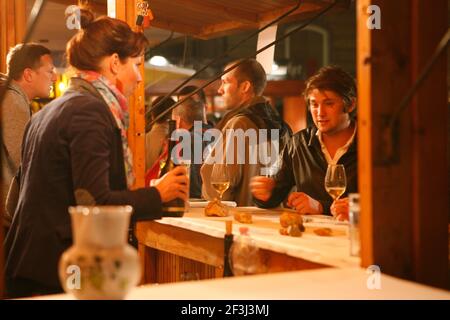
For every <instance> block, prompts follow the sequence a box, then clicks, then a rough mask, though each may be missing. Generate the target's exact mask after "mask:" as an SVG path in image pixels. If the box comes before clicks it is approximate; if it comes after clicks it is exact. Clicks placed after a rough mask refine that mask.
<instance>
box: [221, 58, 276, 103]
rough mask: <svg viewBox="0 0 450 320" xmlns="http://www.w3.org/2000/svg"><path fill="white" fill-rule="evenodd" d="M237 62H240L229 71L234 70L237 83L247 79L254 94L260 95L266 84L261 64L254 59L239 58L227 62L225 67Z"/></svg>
mask: <svg viewBox="0 0 450 320" xmlns="http://www.w3.org/2000/svg"><path fill="white" fill-rule="evenodd" d="M241 62H242V63H241ZM238 63H241V64H240V65H239V66H238V67H236V68H235V69H233V70H232V71H231V72H234V76H235V77H236V79H237V80H238V83H239V84H240V83H242V82H244V81H249V82H250V84H251V85H252V88H253V92H254V93H255V95H256V96H261V95H262V94H263V92H264V89H265V88H266V85H267V75H266V71H265V70H264V68H263V66H262V65H261V64H260V63H259V62H258V61H256V60H255V59H240V60H236V61H233V62H231V63H229V64H228V65H227V67H226V68H225V69H228V68H230V67H232V66H233V65H236V64H238Z"/></svg>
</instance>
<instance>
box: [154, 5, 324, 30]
mask: <svg viewBox="0 0 450 320" xmlns="http://www.w3.org/2000/svg"><path fill="white" fill-rule="evenodd" d="M297 2H298V1H296V0H277V1H272V0H227V1H223V0H171V1H170V2H168V1H167V0H152V1H150V6H151V8H152V11H153V13H154V16H155V18H154V20H153V22H152V25H153V26H155V27H158V28H161V29H167V30H172V31H175V32H180V33H184V34H188V35H191V36H194V37H197V38H201V39H210V38H214V37H218V36H222V35H225V34H229V33H233V32H236V31H241V30H248V29H258V28H259V27H260V26H261V25H263V24H265V23H267V22H269V21H272V20H274V19H276V18H277V17H279V16H280V15H282V14H283V13H285V12H287V11H289V10H290V9H292V8H293V7H295V5H296V4H297ZM331 2H332V1H331V0H321V1H317V0H305V1H302V5H300V7H299V9H297V10H296V11H295V12H293V13H292V14H291V16H290V20H293V19H300V18H301V17H302V16H305V15H306V14H310V13H313V12H317V11H319V10H321V9H323V8H324V6H326V5H329V4H330V3H331ZM169 3H170V4H169Z"/></svg>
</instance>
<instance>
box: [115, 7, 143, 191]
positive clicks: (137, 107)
mask: <svg viewBox="0 0 450 320" xmlns="http://www.w3.org/2000/svg"><path fill="white" fill-rule="evenodd" d="M136 3H137V0H129V1H123V0H116V18H117V19H120V20H123V21H125V22H127V23H128V24H129V25H130V26H131V27H132V28H136V27H135V26H136V17H137V10H136ZM140 71H141V76H142V79H144V64H143V63H142V66H141V70H140ZM128 101H129V114H130V126H129V128H128V144H129V146H130V149H131V152H132V154H133V171H134V175H135V177H136V182H135V184H134V186H133V189H137V188H142V187H144V186H145V93H144V81H142V82H141V83H140V84H139V86H138V88H137V89H136V91H135V93H134V94H133V95H132V96H131V97H130V98H129V100H128Z"/></svg>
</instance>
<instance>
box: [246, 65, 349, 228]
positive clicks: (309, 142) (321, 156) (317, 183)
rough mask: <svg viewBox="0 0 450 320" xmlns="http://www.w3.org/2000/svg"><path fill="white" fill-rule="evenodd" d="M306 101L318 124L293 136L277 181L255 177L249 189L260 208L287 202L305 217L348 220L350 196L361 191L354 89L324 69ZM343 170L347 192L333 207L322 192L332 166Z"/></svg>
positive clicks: (344, 77) (341, 75)
mask: <svg viewBox="0 0 450 320" xmlns="http://www.w3.org/2000/svg"><path fill="white" fill-rule="evenodd" d="M304 95H305V98H306V100H307V104H308V106H309V108H310V112H311V115H312V118H313V121H314V124H315V127H313V128H307V129H305V130H302V131H300V132H298V133H297V134H295V135H294V136H293V138H292V140H291V143H290V144H289V147H288V148H286V149H285V152H284V155H283V159H282V160H283V161H282V166H281V170H280V171H279V172H278V173H277V174H276V176H275V177H274V179H271V178H266V177H257V178H254V179H253V180H252V183H251V189H252V193H253V196H254V198H255V202H256V204H257V205H258V206H260V207H264V208H271V207H276V206H278V205H279V204H280V203H281V202H282V201H284V200H285V199H286V197H287V196H288V194H289V192H290V191H291V189H292V187H294V186H295V187H296V188H297V192H293V193H291V194H290V195H289V197H288V201H287V202H288V203H287V204H288V205H289V206H290V207H292V208H294V209H296V210H297V211H298V212H299V213H301V214H330V213H331V214H332V215H333V216H335V217H337V218H338V219H348V198H347V197H345V195H346V194H348V193H353V192H357V145H356V123H355V120H354V112H355V110H356V84H355V80H354V79H353V78H352V77H351V76H350V75H349V74H347V73H346V72H345V71H343V70H342V69H340V68H339V67H324V68H322V69H321V70H319V72H318V73H317V74H316V75H314V76H312V77H311V78H310V79H309V80H308V81H307V83H306V89H305V93H304ZM333 164H342V165H344V168H345V171H346V176H347V188H346V191H345V194H344V198H343V199H340V200H337V201H335V202H333V200H332V198H331V196H330V195H329V194H328V193H327V191H326V190H325V187H324V180H325V174H326V172H327V167H328V165H333Z"/></svg>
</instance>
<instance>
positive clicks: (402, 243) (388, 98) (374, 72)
mask: <svg viewBox="0 0 450 320" xmlns="http://www.w3.org/2000/svg"><path fill="white" fill-rule="evenodd" d="M366 4H367V5H369V4H376V5H378V6H380V8H381V12H382V14H383V21H384V26H385V27H384V28H382V29H381V30H372V31H371V33H370V38H369V39H366V40H369V41H370V42H371V51H370V52H369V55H368V56H367V57H366V59H365V61H364V62H366V63H369V64H370V66H369V67H370V68H371V70H370V71H371V73H370V76H371V87H370V88H369V89H368V90H369V99H370V100H369V101H367V102H369V104H368V105H362V104H361V105H359V109H358V110H369V111H368V112H369V115H368V118H367V121H368V122H369V123H370V127H369V126H364V127H362V128H360V132H359V135H362V136H364V135H366V136H368V138H367V139H370V140H371V148H372V149H371V155H372V157H371V158H368V157H367V156H364V155H363V156H362V157H363V158H362V159H361V161H359V164H362V163H364V164H363V166H365V169H368V170H369V172H371V175H372V181H371V184H370V185H369V186H367V187H368V189H365V188H362V186H361V185H360V187H359V190H360V192H362V193H364V192H370V193H372V202H371V203H369V204H368V203H366V202H363V206H364V205H369V206H371V207H372V209H371V210H372V211H371V212H372V216H371V217H367V211H366V210H367V207H365V206H364V207H363V208H362V214H363V217H362V218H361V220H363V219H366V218H368V219H370V220H371V222H372V223H371V225H370V226H369V227H370V228H372V229H373V230H372V236H373V238H372V248H373V256H372V257H371V259H370V260H369V261H365V263H367V264H364V266H368V265H371V264H376V265H378V266H380V268H381V271H382V272H384V273H388V274H391V275H394V276H398V277H403V278H408V279H411V278H412V275H413V265H412V261H411V257H412V247H411V245H412V244H411V239H412V217H411V212H412V203H411V189H410V186H411V184H412V179H411V170H412V168H411V163H410V161H409V159H410V154H411V148H410V146H411V143H412V141H411V137H410V135H409V134H408V133H409V130H408V129H409V124H410V121H411V114H410V112H409V111H407V112H405V113H404V114H403V116H402V118H401V123H400V132H401V135H400V139H401V141H402V146H401V150H402V151H401V159H399V162H397V163H393V164H390V165H384V164H382V163H380V162H381V160H380V156H381V153H382V146H383V144H385V141H384V140H383V136H382V130H381V129H382V127H383V120H384V119H385V118H386V117H389V116H390V115H391V114H392V112H393V109H394V108H395V107H396V106H397V105H398V103H399V99H400V98H399V97H402V96H403V95H404V94H405V93H406V91H407V89H408V87H409V83H410V81H409V79H410V65H409V64H408V60H407V59H406V57H408V55H409V53H410V43H409V41H408V40H407V39H409V37H410V29H409V27H410V22H409V21H410V5H409V1H406V0H399V1H384V0H379V1H370V2H367V3H366ZM358 6H359V5H358ZM360 8H362V9H363V10H365V8H364V7H360ZM358 14H360V12H359V11H358ZM361 19H362V20H363V21H367V17H364V16H363V17H361ZM389 21H392V22H393V23H392V24H390V27H389V28H387V25H388V24H389ZM394 21H395V23H394ZM362 27H363V28H364V26H362ZM366 28H367V26H366ZM399 34H401V35H402V37H398V35H399ZM358 42H360V41H358ZM358 67H359V66H358ZM358 74H359V71H358ZM362 82H363V81H359V84H361V85H362V86H364V83H362ZM379 92H383V94H378V93H379ZM360 122H361V121H360ZM361 129H362V130H361ZM368 129H370V130H368ZM358 146H363V144H362V143H359V144H358ZM397 147H398V148H400V146H397ZM363 148H364V149H366V148H367V147H364V146H363ZM360 152H362V151H361V150H360ZM359 174H360V177H361V179H363V180H364V176H365V175H366V174H367V172H364V171H359ZM362 223H363V227H366V226H367V220H364V222H362ZM361 232H362V233H366V232H367V230H366V229H362V230H361ZM364 249H365V247H364V248H363V250H364ZM364 255H365V254H363V256H364Z"/></svg>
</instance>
